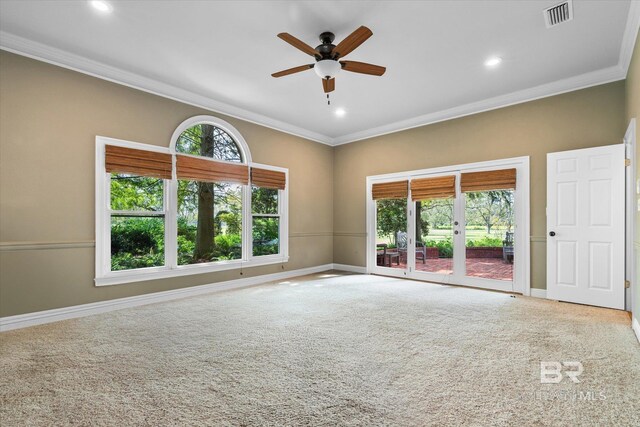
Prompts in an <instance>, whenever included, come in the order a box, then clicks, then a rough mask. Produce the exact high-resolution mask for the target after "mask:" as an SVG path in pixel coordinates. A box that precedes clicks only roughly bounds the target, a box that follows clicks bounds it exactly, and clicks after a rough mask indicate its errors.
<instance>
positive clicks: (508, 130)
mask: <svg viewBox="0 0 640 427" xmlns="http://www.w3.org/2000/svg"><path fill="white" fill-rule="evenodd" d="M624 96H625V84H624V82H623V81H620V82H615V83H610V84H606V85H601V86H596V87H592V88H589V89H583V90H579V91H575V92H570V93H566V94H562V95H558V96H553V97H549V98H545V99H540V100H537V101H532V102H527V103H524V104H519V105H514V106H511V107H506V108H502V109H498V110H493V111H489V112H485V113H481V114H475V115H472V116H467V117H463V118H459V119H455V120H449V121H446V122H442V123H436V124H432V125H428V126H423V127H419V128H415V129H410V130H406V131H402V132H397V133H393V134H389V135H384V136H380V137H376V138H371V139H367V140H363V141H359V142H355V143H351V144H346V145H342V146H339V147H336V150H335V153H334V158H335V161H334V166H333V167H334V181H333V185H334V187H333V193H334V204H333V206H334V211H333V223H334V243H333V245H334V246H333V260H334V262H336V263H342V264H351V265H358V266H364V265H365V262H366V261H365V251H366V225H365V222H366V206H365V187H366V181H365V180H366V177H367V176H368V175H378V174H383V173H391V172H400V171H408V170H414V169H423V168H431V167H440V166H447V165H456V164H463V163H471V162H479V161H486V160H495V159H501V158H509V157H518V156H530V157H531V165H530V166H531V207H530V210H531V285H532V287H535V288H540V289H544V288H546V280H545V274H546V262H545V258H546V250H545V249H546V248H545V246H546V239H545V234H546V218H545V206H546V155H547V153H550V152H556V151H564V150H573V149H577V148H585V147H595V146H599V145H607V144H616V143H620V142H621V138H622V137H623V136H624V132H625V113H624V108H625V103H624Z"/></svg>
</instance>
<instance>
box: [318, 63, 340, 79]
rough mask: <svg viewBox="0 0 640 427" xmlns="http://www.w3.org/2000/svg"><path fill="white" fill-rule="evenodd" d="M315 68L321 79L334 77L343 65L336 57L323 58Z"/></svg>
mask: <svg viewBox="0 0 640 427" xmlns="http://www.w3.org/2000/svg"><path fill="white" fill-rule="evenodd" d="M313 69H314V70H315V72H316V74H317V75H318V77H320V78H321V79H332V78H334V77H335V76H336V74H338V72H340V70H341V69H342V65H340V63H339V62H338V61H336V60H334V59H323V60H321V61H318V62H316V64H315V66H314V67H313Z"/></svg>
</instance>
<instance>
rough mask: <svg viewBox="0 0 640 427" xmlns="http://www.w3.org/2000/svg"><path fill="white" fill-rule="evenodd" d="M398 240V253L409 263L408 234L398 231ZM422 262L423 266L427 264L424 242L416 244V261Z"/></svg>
mask: <svg viewBox="0 0 640 427" xmlns="http://www.w3.org/2000/svg"><path fill="white" fill-rule="evenodd" d="M396 237H397V240H398V252H400V258H401V259H402V260H403V261H404V262H407V247H408V246H407V242H408V240H407V233H406V232H404V231H398V233H397V234H396ZM417 260H422V263H423V264H426V263H427V248H426V246H425V245H424V243H422V242H416V261H417Z"/></svg>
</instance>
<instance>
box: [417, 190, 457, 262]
mask: <svg viewBox="0 0 640 427" xmlns="http://www.w3.org/2000/svg"><path fill="white" fill-rule="evenodd" d="M415 212H416V216H415V218H416V258H415V259H416V266H415V270H416V271H423V272H427V273H436V274H453V248H454V237H453V236H454V234H453V233H454V199H452V198H450V199H433V200H421V201H417V202H415Z"/></svg>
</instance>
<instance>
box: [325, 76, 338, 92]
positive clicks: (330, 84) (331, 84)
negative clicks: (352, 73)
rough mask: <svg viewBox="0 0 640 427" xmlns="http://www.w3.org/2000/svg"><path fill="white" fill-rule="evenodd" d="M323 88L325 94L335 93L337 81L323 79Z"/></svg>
mask: <svg viewBox="0 0 640 427" xmlns="http://www.w3.org/2000/svg"><path fill="white" fill-rule="evenodd" d="M322 87H323V88H324V93H329V92H333V91H334V90H335V89H336V79H335V78H333V79H329V80H327V79H322Z"/></svg>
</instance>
